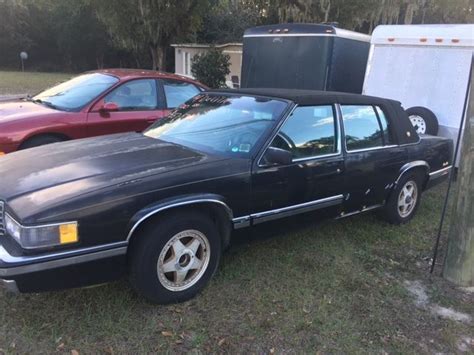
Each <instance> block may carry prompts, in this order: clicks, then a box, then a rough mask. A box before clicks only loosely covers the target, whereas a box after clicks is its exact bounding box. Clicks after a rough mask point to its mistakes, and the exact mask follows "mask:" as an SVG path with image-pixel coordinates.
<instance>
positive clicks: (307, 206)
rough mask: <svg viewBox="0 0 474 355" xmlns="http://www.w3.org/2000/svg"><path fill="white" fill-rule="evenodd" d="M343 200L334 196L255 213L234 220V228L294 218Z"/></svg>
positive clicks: (339, 196)
mask: <svg viewBox="0 0 474 355" xmlns="http://www.w3.org/2000/svg"><path fill="white" fill-rule="evenodd" d="M343 200H344V196H343V195H336V196H331V197H326V198H322V199H319V200H314V201H309V202H304V203H300V204H297V205H292V206H287V207H282V208H276V209H273V210H268V211H263V212H257V213H253V214H250V215H248V216H242V217H238V218H234V219H233V220H232V221H233V222H234V228H235V229H239V228H244V227H248V226H250V224H259V223H263V222H268V221H272V220H275V219H279V218H284V217H289V216H294V215H297V214H300V213H305V212H310V211H314V210H318V209H321V208H325V207H330V206H335V205H338V204H341V203H342V201H343Z"/></svg>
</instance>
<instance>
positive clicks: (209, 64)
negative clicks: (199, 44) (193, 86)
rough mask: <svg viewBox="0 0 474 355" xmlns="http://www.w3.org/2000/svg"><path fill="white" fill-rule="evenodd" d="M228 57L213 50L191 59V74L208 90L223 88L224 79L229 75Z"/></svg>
mask: <svg viewBox="0 0 474 355" xmlns="http://www.w3.org/2000/svg"><path fill="white" fill-rule="evenodd" d="M229 66H230V56H229V55H228V54H224V53H222V51H219V50H217V49H215V48H213V49H211V50H210V51H208V52H206V53H202V54H196V55H195V56H194V57H193V59H192V64H191V73H192V74H193V76H194V77H195V78H196V79H197V80H198V81H200V82H201V83H203V84H205V85H207V86H209V87H210V88H215V89H217V88H221V87H225V86H226V85H225V81H226V80H225V77H226V75H229V73H230V69H229Z"/></svg>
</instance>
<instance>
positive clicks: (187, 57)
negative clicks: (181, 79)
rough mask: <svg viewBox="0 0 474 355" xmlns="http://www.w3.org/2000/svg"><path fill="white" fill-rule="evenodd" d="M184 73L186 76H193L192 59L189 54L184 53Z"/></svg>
mask: <svg viewBox="0 0 474 355" xmlns="http://www.w3.org/2000/svg"><path fill="white" fill-rule="evenodd" d="M183 53H184V55H183V73H184V75H191V58H190V55H189V52H183Z"/></svg>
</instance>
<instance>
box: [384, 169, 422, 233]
mask: <svg viewBox="0 0 474 355" xmlns="http://www.w3.org/2000/svg"><path fill="white" fill-rule="evenodd" d="M421 181H422V179H421V176H420V174H417V173H416V172H412V173H410V172H408V173H406V174H405V175H404V176H402V178H401V179H400V181H399V182H398V184H397V186H396V187H395V189H394V190H393V191H392V193H391V194H390V197H389V198H388V200H387V203H386V205H385V208H384V217H385V219H386V220H387V221H388V222H389V223H392V224H404V223H408V222H409V221H410V220H411V219H412V218H413V217H414V216H415V214H416V211H417V210H418V207H419V205H420V200H421V191H422V183H421Z"/></svg>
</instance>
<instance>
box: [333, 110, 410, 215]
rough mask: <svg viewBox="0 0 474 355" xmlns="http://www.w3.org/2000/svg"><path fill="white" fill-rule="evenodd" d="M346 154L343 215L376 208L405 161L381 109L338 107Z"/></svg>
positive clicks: (405, 156)
mask: <svg viewBox="0 0 474 355" xmlns="http://www.w3.org/2000/svg"><path fill="white" fill-rule="evenodd" d="M340 109H341V116H342V122H343V131H344V143H345V144H344V149H345V152H346V166H345V167H346V174H345V183H344V185H345V186H346V188H347V192H348V196H347V199H346V200H345V201H344V213H351V212H354V211H360V210H365V209H368V208H372V207H378V206H380V205H382V204H383V203H384V202H385V199H386V197H387V195H388V193H389V191H390V189H391V187H392V184H393V182H394V180H395V178H396V176H398V173H399V169H400V167H401V165H402V164H403V162H404V161H406V159H407V151H406V148H405V147H403V146H399V145H397V144H396V141H395V139H394V134H393V129H392V127H391V124H390V121H389V120H388V119H387V117H388V116H387V115H386V113H385V112H384V110H383V109H382V108H381V107H380V106H373V105H341V106H340Z"/></svg>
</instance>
